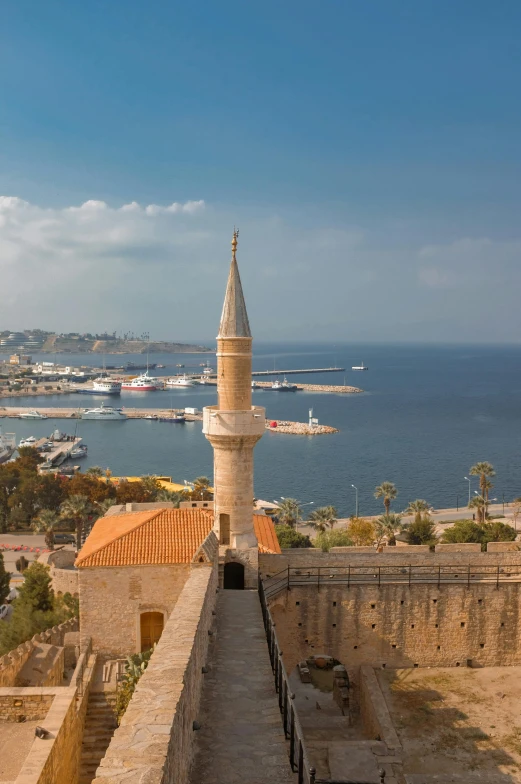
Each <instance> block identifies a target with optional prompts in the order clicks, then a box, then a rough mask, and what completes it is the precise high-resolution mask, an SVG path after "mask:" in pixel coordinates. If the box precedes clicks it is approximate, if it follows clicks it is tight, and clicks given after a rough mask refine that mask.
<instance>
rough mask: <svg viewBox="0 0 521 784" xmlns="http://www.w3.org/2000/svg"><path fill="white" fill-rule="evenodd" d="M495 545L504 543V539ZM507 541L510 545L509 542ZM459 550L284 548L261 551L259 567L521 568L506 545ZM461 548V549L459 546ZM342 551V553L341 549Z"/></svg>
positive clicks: (519, 557)
mask: <svg viewBox="0 0 521 784" xmlns="http://www.w3.org/2000/svg"><path fill="white" fill-rule="evenodd" d="M496 544H505V543H504V542H501V543H499V542H498V543H496ZM506 544H511V543H510V542H508V543H506ZM453 546H454V547H457V548H458V549H457V550H452V549H450V550H445V549H443V550H439V551H437V552H434V553H433V552H431V551H429V550H428V549H424V547H422V546H421V545H420V546H418V547H415V546H410V547H407V546H406V547H384V549H383V552H381V553H378V552H376V550H375V549H374V548H372V547H368V548H365V547H364V548H362V547H343V548H340V547H338V548H333V550H332V551H331V552H329V553H323V552H322V551H321V550H315V549H314V548H302V549H300V548H295V549H293V550H283V551H282V555H269V554H264V553H262V554H259V567H260V570H261V574H262V576H263V577H265V576H266V575H267V574H271V575H274V574H276V573H277V572H280V571H282V570H283V569H287V567H288V566H290V567H291V568H300V567H310V566H315V567H316V566H320V567H327V566H337V567H338V566H349V565H350V566H368V565H373V564H374V565H375V566H394V565H396V564H399V565H404V564H406V565H409V564H410V565H411V566H434V567H438V566H439V565H440V566H467V565H468V564H472V565H473V566H474V565H475V566H478V565H482V566H487V567H491V566H492V567H493V566H498V565H500V566H515V565H519V567H520V570H521V551H520V550H515V551H514V550H510V549H509V550H508V551H504V550H503V548H497V547H494V548H491V549H490V551H489V552H486V553H481V552H477V551H468V550H466V549H465V545H453ZM460 548H462V549H460ZM339 550H341V552H339Z"/></svg>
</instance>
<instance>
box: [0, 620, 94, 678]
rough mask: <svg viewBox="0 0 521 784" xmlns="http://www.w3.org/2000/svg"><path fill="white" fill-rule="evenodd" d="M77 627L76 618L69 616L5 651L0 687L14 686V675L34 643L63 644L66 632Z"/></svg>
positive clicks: (0, 659) (1, 658)
mask: <svg viewBox="0 0 521 784" xmlns="http://www.w3.org/2000/svg"><path fill="white" fill-rule="evenodd" d="M77 629H78V619H77V618H70V619H69V620H68V621H65V622H64V623H61V624H60V625H59V626H53V627H52V628H51V629H47V630H46V631H44V632H41V633H40V634H35V635H34V637H33V638H32V639H31V640H27V642H24V643H22V644H21V645H19V646H18V647H17V648H14V649H13V650H12V651H9V653H6V654H5V656H2V657H0V687H1V686H14V683H15V680H16V676H17V675H18V673H19V672H20V670H21V669H22V667H23V666H24V664H25V662H26V661H27V660H28V658H29V656H30V655H31V653H32V652H33V649H34V645H35V643H37V642H44V643H47V644H48V645H63V641H64V637H65V635H66V634H67V632H74V631H77Z"/></svg>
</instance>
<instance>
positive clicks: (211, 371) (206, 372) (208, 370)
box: [203, 365, 215, 376]
mask: <svg viewBox="0 0 521 784" xmlns="http://www.w3.org/2000/svg"><path fill="white" fill-rule="evenodd" d="M203 373H204V375H205V376H211V375H213V374H214V373H215V370H214V369H213V368H211V367H210V366H209V365H207V366H206V367H205V369H204V370H203Z"/></svg>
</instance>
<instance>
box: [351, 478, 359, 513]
mask: <svg viewBox="0 0 521 784" xmlns="http://www.w3.org/2000/svg"><path fill="white" fill-rule="evenodd" d="M351 487H354V489H355V517H358V487H355V485H351Z"/></svg>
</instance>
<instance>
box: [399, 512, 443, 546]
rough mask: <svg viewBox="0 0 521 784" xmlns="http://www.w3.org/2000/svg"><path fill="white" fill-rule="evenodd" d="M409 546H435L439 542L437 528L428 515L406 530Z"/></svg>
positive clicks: (415, 521) (414, 521) (411, 524)
mask: <svg viewBox="0 0 521 784" xmlns="http://www.w3.org/2000/svg"><path fill="white" fill-rule="evenodd" d="M405 537H406V539H407V544H428V545H429V546H432V545H435V544H436V542H437V541H438V537H437V536H436V526H435V524H434V522H433V520H432V519H431V518H430V517H429V516H428V515H423V516H420V518H419V520H416V519H415V520H413V522H412V523H410V524H409V525H408V526H407V527H406V528H405Z"/></svg>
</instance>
